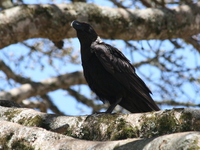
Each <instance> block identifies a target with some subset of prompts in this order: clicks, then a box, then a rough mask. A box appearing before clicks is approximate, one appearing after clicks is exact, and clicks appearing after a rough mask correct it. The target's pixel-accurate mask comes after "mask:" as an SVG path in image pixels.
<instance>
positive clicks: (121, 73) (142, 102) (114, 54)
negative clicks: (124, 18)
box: [72, 21, 160, 113]
mask: <svg viewBox="0 0 200 150" xmlns="http://www.w3.org/2000/svg"><path fill="white" fill-rule="evenodd" d="M72 27H73V28H74V29H75V30H76V32H77V37H78V39H79V41H80V45H81V59H82V66H83V72H84V76H85V79H86V81H87V82H88V85H89V87H90V88H91V90H92V91H94V92H95V93H96V95H97V96H98V97H99V99H100V100H101V101H103V102H106V101H108V102H109V103H110V107H109V108H108V110H107V111H106V112H107V113H111V112H112V111H113V109H114V108H115V106H116V105H117V104H119V105H120V106H122V107H123V108H125V109H127V110H128V111H130V112H132V113H138V112H149V111H154V110H155V111H157V110H160V109H159V107H158V106H157V105H156V104H155V102H154V101H153V99H152V98H151V96H150V93H151V91H150V90H149V88H148V87H147V86H146V84H145V83H144V82H143V81H142V80H141V79H140V77H138V76H137V74H136V73H135V68H134V67H133V65H132V64H131V63H130V62H129V60H128V59H127V58H126V57H125V56H124V55H123V54H122V53H121V52H120V51H119V50H118V49H116V48H115V47H113V46H111V45H109V44H106V43H104V42H103V41H102V40H101V39H100V37H99V36H98V35H97V33H96V32H95V30H94V29H93V28H92V27H91V26H90V25H89V24H87V23H83V22H79V21H73V22H72Z"/></svg>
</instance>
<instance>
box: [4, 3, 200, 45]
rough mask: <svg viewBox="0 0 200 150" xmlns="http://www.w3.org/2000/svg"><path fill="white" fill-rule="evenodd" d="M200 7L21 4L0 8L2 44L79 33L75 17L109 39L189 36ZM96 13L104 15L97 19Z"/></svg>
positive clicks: (196, 27) (199, 23) (198, 27)
mask: <svg viewBox="0 0 200 150" xmlns="http://www.w3.org/2000/svg"><path fill="white" fill-rule="evenodd" d="M83 9H84V13H83V12H82V10H83ZM199 9H200V2H198V3H196V4H191V5H184V6H179V7H175V8H172V9H166V8H162V9H157V8H156V9H153V8H148V9H143V10H131V9H122V8H108V7H102V6H98V5H95V4H91V3H90V4H86V3H71V4H59V5H55V4H54V5H50V4H49V5H21V6H16V7H13V8H10V9H6V10H4V11H1V12H0V20H1V21H0V30H1V32H0V37H1V40H0V48H3V47H5V46H8V45H10V44H13V43H16V42H21V41H24V40H26V39H29V38H36V37H42V38H49V39H50V40H52V41H60V40H62V39H64V38H71V37H75V31H74V30H73V29H72V28H71V26H70V23H71V21H72V20H75V19H76V20H80V21H86V22H90V23H91V24H92V25H93V26H94V27H95V29H96V30H97V32H98V33H99V34H100V36H101V37H102V38H105V39H107V38H108V39H113V38H114V39H124V40H142V39H167V38H185V37H190V36H192V35H194V34H197V33H199V32H200V19H199V16H200V11H199ZM93 10H95V11H93ZM147 14H148V15H147ZM96 16H98V18H101V19H98V20H96V18H97V17H96ZM113 18H115V19H113ZM104 20H106V21H104ZM111 26H112V28H111ZM105 29H109V30H105Z"/></svg>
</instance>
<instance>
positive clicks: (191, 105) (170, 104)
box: [156, 100, 200, 107]
mask: <svg viewBox="0 0 200 150" xmlns="http://www.w3.org/2000/svg"><path fill="white" fill-rule="evenodd" d="M156 103H157V104H158V105H169V106H186V107H200V104H194V103H190V102H187V103H184V102H176V101H173V100H162V101H156Z"/></svg>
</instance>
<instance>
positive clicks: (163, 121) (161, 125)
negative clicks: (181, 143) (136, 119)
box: [140, 110, 180, 138]
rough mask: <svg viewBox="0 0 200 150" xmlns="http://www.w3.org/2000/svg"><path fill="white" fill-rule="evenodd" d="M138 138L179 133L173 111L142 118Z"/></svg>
mask: <svg viewBox="0 0 200 150" xmlns="http://www.w3.org/2000/svg"><path fill="white" fill-rule="evenodd" d="M142 120H144V122H142V124H141V131H140V136H141V137H144V138H150V137H153V136H158V135H164V134H169V133H175V132H177V131H180V125H179V123H178V122H177V120H176V119H175V117H174V112H173V111H167V110H166V111H165V112H164V113H163V114H159V115H158V114H157V115H155V116H153V114H152V116H151V117H147V116H146V115H144V116H143V117H142Z"/></svg>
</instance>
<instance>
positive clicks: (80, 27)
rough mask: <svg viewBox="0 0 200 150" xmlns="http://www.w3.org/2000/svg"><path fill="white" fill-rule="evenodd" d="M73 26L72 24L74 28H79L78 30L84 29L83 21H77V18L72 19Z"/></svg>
mask: <svg viewBox="0 0 200 150" xmlns="http://www.w3.org/2000/svg"><path fill="white" fill-rule="evenodd" d="M71 26H72V27H73V28H74V29H78V30H82V29H83V27H82V25H81V23H80V22H78V21H76V20H74V21H72V23H71Z"/></svg>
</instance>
